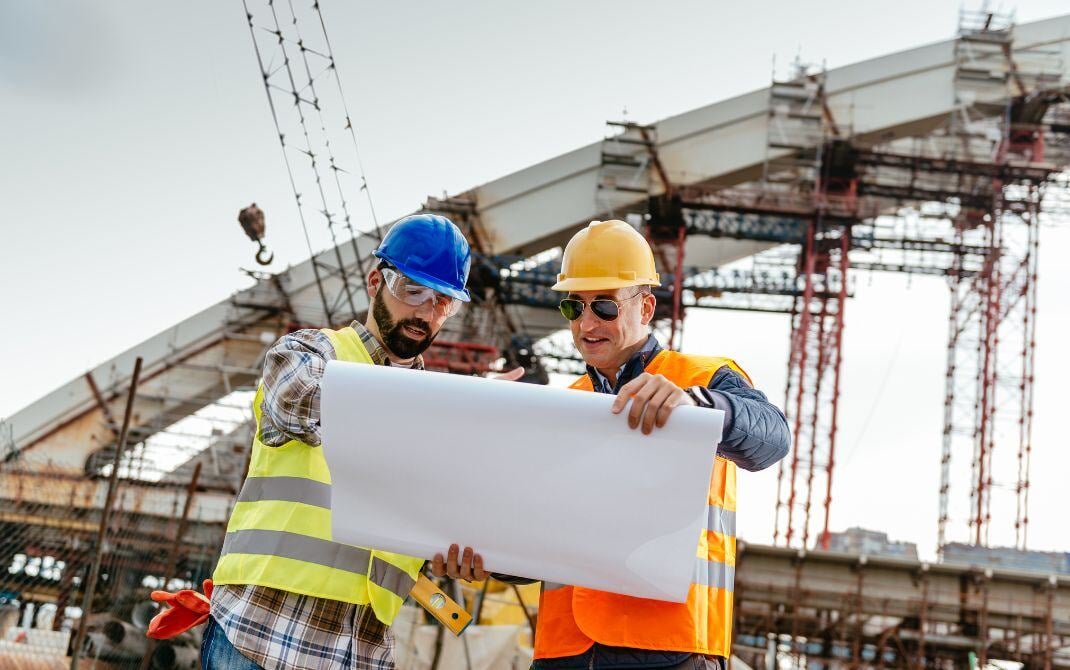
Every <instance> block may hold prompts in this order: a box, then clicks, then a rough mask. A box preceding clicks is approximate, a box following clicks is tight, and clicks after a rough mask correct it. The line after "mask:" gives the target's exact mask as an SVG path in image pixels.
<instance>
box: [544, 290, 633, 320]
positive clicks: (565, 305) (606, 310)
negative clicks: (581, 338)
mask: <svg viewBox="0 0 1070 670" xmlns="http://www.w3.org/2000/svg"><path fill="white" fill-rule="evenodd" d="M641 295H643V292H642V291H640V292H639V293H636V294H635V295H633V296H631V297H628V298H623V299H622V300H621V302H623V301H624V300H631V299H632V298H638V297H639V296H641ZM588 306H589V307H590V308H591V312H593V313H594V315H595V316H597V317H598V318H599V319H602V320H603V321H616V320H617V317H618V316H620V303H618V302H616V301H615V300H610V299H609V298H597V299H595V300H592V301H591V302H589V303H586V302H583V301H582V300H577V299H576V298H565V299H564V300H562V301H561V302H560V303H559V304H558V306H557V308H558V309H559V310H561V316H563V317H565V318H566V319H568V320H569V321H575V320H576V319H578V318H580V316H582V315H583V310H584V308H586V307H588Z"/></svg>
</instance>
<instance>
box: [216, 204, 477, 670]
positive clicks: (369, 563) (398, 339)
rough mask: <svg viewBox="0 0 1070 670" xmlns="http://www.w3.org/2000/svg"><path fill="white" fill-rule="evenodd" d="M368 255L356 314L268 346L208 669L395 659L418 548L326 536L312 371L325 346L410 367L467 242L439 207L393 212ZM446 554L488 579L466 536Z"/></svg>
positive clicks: (442, 310)
mask: <svg viewBox="0 0 1070 670" xmlns="http://www.w3.org/2000/svg"><path fill="white" fill-rule="evenodd" d="M375 256H376V258H378V259H379V263H378V265H377V267H376V268H375V269H373V270H372V271H371V272H369V273H368V277H367V283H368V297H369V300H370V308H369V310H368V316H367V319H366V320H365V322H364V323H363V324H361V323H359V322H356V321H354V322H353V323H352V324H350V325H349V326H347V327H345V328H341V329H338V330H332V329H330V328H324V329H321V330H298V331H296V332H293V333H290V334H289V335H286V336H284V337H283V338H282V339H280V340H279V341H278V342H276V343H275V344H274V345H273V346H272V347H271V349H270V350H269V351H268V353H267V356H266V358H265V361H264V377H263V381H262V382H261V385H260V388H259V389H258V390H257V394H256V399H255V400H254V401H253V410H254V414H255V416H256V419H257V430H256V434H255V436H254V438H253V455H252V459H251V460H250V465H249V475H248V477H247V479H246V482H245V484H244V485H243V487H242V491H241V493H240V494H239V495H238V500H237V502H236V503H235V505H234V509H233V511H232V513H231V518H230V522H229V523H228V525H227V534H226V538H225V540H224V543H223V551H222V555H221V557H220V559H219V563H218V565H217V567H216V571H215V573H214V574H213V582H214V588H213V589H212V593H211V616H210V619H209V621H208V629H207V630H206V632H205V636H204V642H203V644H202V649H201V652H202V653H201V660H202V667H204V668H206V669H208V668H212V669H224V668H225V669H226V670H244V669H246V668H267V669H269V670H275V669H277V668H351V667H355V668H369V669H379V668H392V667H394V661H393V636H392V634H391V633H390V629H389V626H390V624H391V623H393V620H394V617H395V616H396V615H397V613H398V611H399V610H400V609H401V604H402V602H403V601H404V600H405V597H406V596H407V595H408V593H409V591H410V590H411V588H412V586H413V584H414V583H415V581H416V578H417V576H418V574H419V571H420V569H421V568H422V567H423V563H424V561H423V560H422V559H418V558H414V557H411V556H403V555H400V554H392V553H388V552H380V551H374V550H368V549H364V548H362V547H353V546H349V545H343V544H339V543H335V542H332V541H331V540H330V527H331V526H330V515H331V509H330V486H331V483H330V474H329V472H328V471H327V462H326V460H325V459H324V457H323V449H322V448H319V447H323V446H324V445H323V444H322V440H321V436H320V380H321V379H322V377H323V373H324V370H325V369H326V366H327V361H330V360H334V359H337V360H344V361H350V362H354V363H366V364H375V365H394V366H399V367H409V368H422V367H423V359H422V358H421V354H422V353H423V352H424V351H425V350H426V349H427V348H428V347H429V346H430V345H431V343H432V342H433V341H434V339H435V337H436V336H437V335H438V333H439V330H440V329H441V328H442V325H443V324H444V323H445V321H446V319H448V318H449V317H450V316H452V315H454V314H456V313H457V310H458V309H460V307H461V305H462V304H463V303H466V302H468V301H469V300H471V297H470V296H469V294H468V290H467V289H466V288H465V283H466V282H467V280H468V270H469V267H470V265H471V250H470V249H469V246H468V242H467V240H465V238H464V235H462V234H461V231H460V230H459V229H458V228H457V226H455V225H454V224H453V222H451V221H450V220H449V219H447V218H445V217H441V216H434V215H431V214H417V215H415V216H410V217H408V218H405V219H402V220H401V221H399V222H397V223H396V224H394V226H393V227H391V228H390V230H389V231H388V232H387V234H386V236H385V237H384V238H383V241H382V243H381V244H380V246H379V248H378V249H376V251H375ZM325 448H327V449H329V448H330V446H329V445H327V446H326V447H325ZM389 503H390V501H388V500H387V501H384V505H388V504H389ZM367 513H372V514H374V513H375V512H374V510H369V511H368V512H367ZM445 554H446V556H445V557H443V556H442V555H438V556H436V557H435V560H434V562H433V572H434V573H435V574H436V575H439V576H441V575H444V574H448V575H449V576H451V577H454V578H460V579H466V580H473V579H476V580H482V579H486V578H487V576H488V575H487V573H486V571H484V569H483V561H482V558H481V557H480V556H479V555H478V554H476V553H475V552H473V551H472V549H471V548H468V547H466V548H465V549H464V550H463V552H461V551H460V550H459V547H457V545H454V546H452V547H449V548H448V550H446V551H445ZM206 588H207V586H206Z"/></svg>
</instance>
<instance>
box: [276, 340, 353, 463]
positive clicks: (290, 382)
mask: <svg viewBox="0 0 1070 670" xmlns="http://www.w3.org/2000/svg"><path fill="white" fill-rule="evenodd" d="M334 358H335V353H334V346H333V345H332V344H331V341H330V340H329V339H328V338H327V336H326V335H324V334H323V333H321V332H320V331H318V330H298V331H295V332H293V333H290V334H289V335H285V336H283V337H282V338H281V339H279V341H278V342H276V343H275V344H273V345H272V346H271V348H270V349H269V350H268V352H267V355H266V356H265V358H264V401H263V404H262V405H261V410H262V412H263V417H262V419H261V435H260V439H261V441H262V442H263V443H264V444H266V445H268V446H280V445H282V444H284V443H286V442H288V441H289V440H299V441H301V442H304V443H305V444H310V445H312V446H318V445H319V444H320V443H321V441H322V439H321V437H320V431H319V427H320V381H321V380H322V379H323V373H324V371H325V370H326V368H327V361H329V360H333V359H334Z"/></svg>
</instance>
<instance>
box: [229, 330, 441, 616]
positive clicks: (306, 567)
mask: <svg viewBox="0 0 1070 670" xmlns="http://www.w3.org/2000/svg"><path fill="white" fill-rule="evenodd" d="M321 332H323V333H324V334H325V335H326V336H327V337H328V338H329V339H330V340H331V343H332V345H333V346H334V349H335V354H336V356H337V358H338V359H339V360H342V361H348V362H354V363H368V364H370V363H372V359H371V356H370V355H368V352H367V350H366V349H365V348H364V344H363V342H361V340H360V336H359V335H358V334H357V333H356V331H354V330H353V329H352V328H344V329H342V330H339V331H332V330H323V331H321ZM263 397H264V389H263V385H261V387H260V388H259V389H257V394H256V398H255V399H254V401H253V413H254V415H255V417H256V423H257V427H256V434H255V435H254V437H253V457H252V460H251V461H250V464H249V475H248V477H247V478H246V480H245V483H244V484H243V485H242V490H241V492H240V493H239V494H238V498H237V500H236V502H235V506H234V510H233V512H232V513H231V517H230V521H229V523H228V524H227V534H226V536H225V538H224V541H223V551H222V553H221V556H220V559H219V564H218V565H217V567H216V571H215V574H214V575H213V580H214V581H215V583H216V584H255V585H259V586H266V587H270V588H276V589H281V590H284V591H290V592H293V593H301V594H304V595H309V596H314V597H317V598H327V599H331V600H340V601H344V602H349V603H354V604H361V605H364V604H371V606H372V609H373V611H374V612H375V615H376V617H377V618H378V619H379V620H380V621H382V622H383V623H386V624H390V623H392V622H393V620H394V617H395V616H396V615H397V612H398V611H399V610H400V609H401V604H402V603H403V602H404V600H405V597H406V596H407V595H408V593H409V591H411V590H412V587H413V585H414V584H415V583H416V577H417V576H418V574H419V570H420V568H421V567H422V566H423V562H424V561H423V559H420V558H414V557H412V556H403V555H401V554H392V553H389V552H380V551H374V550H370V549H365V548H363V547H356V546H352V545H347V544H342V543H339V542H333V541H331V519H330V514H331V511H330V510H331V476H330V471H329V470H328V468H327V461H326V459H325V458H324V456H323V449H322V448H320V447H312V446H310V445H307V444H304V443H302V442H298V441H297V440H291V441H289V442H287V443H285V444H283V445H280V446H278V447H268V446H266V445H264V444H263V443H261V442H260V440H259V436H260V419H261V403H262V402H263Z"/></svg>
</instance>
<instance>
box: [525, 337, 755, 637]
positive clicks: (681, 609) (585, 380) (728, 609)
mask: <svg viewBox="0 0 1070 670" xmlns="http://www.w3.org/2000/svg"><path fill="white" fill-rule="evenodd" d="M726 365H727V366H728V367H730V368H731V369H732V370H734V371H736V372H738V373H740V374H742V375H743V376H744V377H746V378H747V380H748V381H750V378H749V377H747V373H745V372H743V370H742V369H740V367H739V366H738V365H736V363H735V361H733V360H731V359H729V358H714V357H709V356H691V355H685V354H680V353H677V352H675V351H662V352H659V353H658V355H657V356H655V357H654V360H652V361H651V362H650V364H649V365H647V367H646V371H647V372H649V373H650V374H654V375H657V374H660V375H664V376H665V377H668V378H669V380H670V381H672V382H673V383H674V384H676V385H677V386H679V387H680V388H688V387H691V386H706V385H707V384H709V382H710V379H712V378H713V375H714V373H716V372H717V370H719V369H721V368H722V367H724V366H726ZM571 388H574V389H578V390H581V391H593V390H594V389H593V387H592V385H591V380H590V378H589V377H588V376H587V375H584V376H583V377H582V378H580V379H577V380H576V381H575V382H574V383H573V384H572V386H571ZM711 446H712V445H711ZM708 504H709V510H708V514H707V515H706V516H707V522H706V528H705V529H704V530H703V531H702V535H701V537H700V538H699V541H698V549H697V552H696V556H695V569H694V572H693V575H692V579H691V582H692V583H691V588H690V590H689V591H688V594H687V602H685V603H670V602H664V601H661V600H649V599H646V598H634V597H632V596H625V595H618V594H615V593H606V592H605V591H596V590H594V589H585V588H582V587H579V586H568V585H564V584H552V583H544V584H543V591H542V597H541V598H540V600H539V625H538V627H537V630H536V634H535V658H561V657H564V656H575V655H577V654H582V653H583V652H585V651H587V650H588V649H590V648H591V647H592V646H593V645H594V643H595V642H598V643H600V644H604V645H609V646H614V647H628V648H631V649H649V650H660V651H680V652H690V653H698V654H707V655H711V656H723V657H725V658H727V657H728V655H729V649H730V646H731V642H732V590H733V581H734V579H735V563H736V523H735V519H736V466H735V464H734V463H731V462H729V461H727V460H725V459H724V458H721V457H720V456H717V457H716V462H715V464H714V468H713V477H712V479H711V481H710V494H709V500H708Z"/></svg>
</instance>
